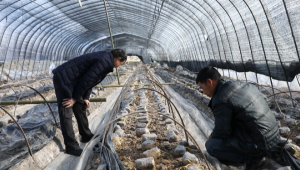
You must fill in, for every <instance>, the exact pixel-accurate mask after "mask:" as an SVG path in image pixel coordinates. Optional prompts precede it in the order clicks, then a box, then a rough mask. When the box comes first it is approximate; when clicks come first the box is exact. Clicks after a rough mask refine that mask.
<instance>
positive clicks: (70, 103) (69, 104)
mask: <svg viewBox="0 0 300 170" xmlns="http://www.w3.org/2000/svg"><path fill="white" fill-rule="evenodd" d="M75 102H76V100H75V99H73V98H72V99H64V101H63V102H62V104H63V106H64V107H66V108H70V107H72V106H73V105H74V103H75Z"/></svg>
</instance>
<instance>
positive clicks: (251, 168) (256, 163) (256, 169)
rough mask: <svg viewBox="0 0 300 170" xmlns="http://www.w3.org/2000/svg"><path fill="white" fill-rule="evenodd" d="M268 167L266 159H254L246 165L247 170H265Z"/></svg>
mask: <svg viewBox="0 0 300 170" xmlns="http://www.w3.org/2000/svg"><path fill="white" fill-rule="evenodd" d="M266 165H268V161H267V159H266V158H265V157H262V158H256V159H253V160H252V161H251V162H249V163H247V164H246V170H260V169H264V168H265V167H266Z"/></svg>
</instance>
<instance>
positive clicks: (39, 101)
mask: <svg viewBox="0 0 300 170" xmlns="http://www.w3.org/2000/svg"><path fill="white" fill-rule="evenodd" d="M90 102H106V98H91V99H90ZM43 103H57V100H47V101H45V100H30V101H26V100H23V101H22V100H20V101H1V102H0V105H16V104H43Z"/></svg>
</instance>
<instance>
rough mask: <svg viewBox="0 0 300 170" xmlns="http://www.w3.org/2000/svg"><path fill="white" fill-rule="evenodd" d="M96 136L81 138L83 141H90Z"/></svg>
mask: <svg viewBox="0 0 300 170" xmlns="http://www.w3.org/2000/svg"><path fill="white" fill-rule="evenodd" d="M93 137H94V135H92V136H90V137H87V138H84V137H83V138H81V140H80V142H81V143H88V142H89V141H90V140H91V139H92V138H93Z"/></svg>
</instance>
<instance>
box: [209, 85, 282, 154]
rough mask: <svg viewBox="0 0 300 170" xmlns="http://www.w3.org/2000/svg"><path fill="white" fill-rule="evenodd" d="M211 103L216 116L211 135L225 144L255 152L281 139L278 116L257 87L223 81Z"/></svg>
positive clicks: (269, 146) (251, 152)
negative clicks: (276, 116)
mask: <svg viewBox="0 0 300 170" xmlns="http://www.w3.org/2000/svg"><path fill="white" fill-rule="evenodd" d="M209 106H210V107H211V108H212V110H213V113H214V116H215V128H214V130H213V132H212V134H211V138H219V139H224V140H223V141H224V145H226V146H231V147H234V148H236V149H238V150H240V151H242V152H244V153H249V154H254V155H255V154H256V153H259V152H262V151H266V150H269V149H271V148H273V147H274V146H275V145H277V143H278V142H279V139H280V136H279V130H278V125H277V123H276V119H275V116H274V114H273V113H272V112H271V110H270V109H269V106H268V104H267V102H266V101H265V99H264V97H263V96H262V94H261V93H260V91H259V90H258V89H257V88H256V87H255V86H253V85H251V84H248V83H243V82H234V81H225V80H220V81H219V82H218V84H217V86H216V89H215V91H214V95H213V98H212V99H211V101H210V103H209Z"/></svg>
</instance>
